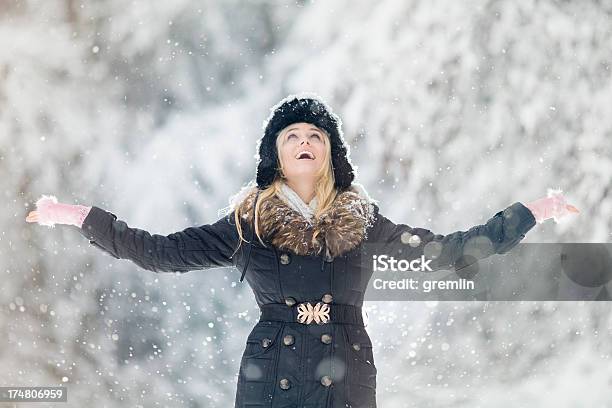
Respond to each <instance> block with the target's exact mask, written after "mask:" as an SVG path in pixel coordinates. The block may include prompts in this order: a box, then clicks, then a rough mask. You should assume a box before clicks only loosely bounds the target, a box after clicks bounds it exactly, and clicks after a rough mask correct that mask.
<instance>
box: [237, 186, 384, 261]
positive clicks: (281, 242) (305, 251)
mask: <svg viewBox="0 0 612 408" xmlns="http://www.w3.org/2000/svg"><path fill="white" fill-rule="evenodd" d="M254 197H255V192H253V193H251V194H250V195H249V196H248V197H247V198H246V200H247V201H246V202H247V209H249V211H247V212H246V220H247V222H249V224H250V223H252V217H253V216H252V214H253V212H252V211H251V210H252V205H253V201H254ZM260 208H261V209H260V218H259V221H258V222H259V227H260V231H261V235H262V238H263V239H264V240H265V241H266V242H270V243H272V245H274V246H275V247H277V248H279V249H284V250H289V251H291V252H293V253H294V254H297V255H321V254H322V250H323V248H324V247H326V248H327V250H328V251H329V254H330V255H331V256H333V257H336V256H340V255H342V254H344V253H346V252H348V251H350V250H352V249H354V248H355V247H357V246H358V245H359V244H360V243H361V242H362V241H363V240H364V239H366V231H367V228H368V227H369V226H370V225H371V222H372V217H373V206H372V204H371V203H370V202H369V201H368V200H367V199H365V198H364V197H362V196H360V195H359V193H358V192H357V190H356V189H354V188H353V187H350V188H349V190H346V191H343V192H341V193H339V194H338V195H337V196H336V199H335V200H334V202H333V204H332V205H331V207H330V208H329V209H328V210H327V211H326V212H325V213H323V214H321V216H320V217H319V218H318V219H315V220H313V224H312V225H311V224H310V223H309V222H308V221H307V220H306V219H305V218H304V216H303V215H301V214H300V213H299V212H297V211H295V210H294V209H293V208H291V207H289V206H288V205H287V204H286V203H285V202H284V201H283V200H281V199H280V198H278V197H276V196H274V197H272V198H270V199H268V200H266V201H265V202H262V203H261V204H260Z"/></svg>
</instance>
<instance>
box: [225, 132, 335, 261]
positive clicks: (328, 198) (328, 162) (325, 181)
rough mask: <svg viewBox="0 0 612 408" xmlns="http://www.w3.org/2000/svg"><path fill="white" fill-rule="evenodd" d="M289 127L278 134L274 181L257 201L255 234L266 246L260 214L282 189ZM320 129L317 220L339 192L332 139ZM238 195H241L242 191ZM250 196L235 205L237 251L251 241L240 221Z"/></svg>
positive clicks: (316, 192)
mask: <svg viewBox="0 0 612 408" xmlns="http://www.w3.org/2000/svg"><path fill="white" fill-rule="evenodd" d="M288 128H289V126H287V127H285V128H284V129H282V130H281V131H279V132H278V133H277V135H276V153H277V157H278V159H277V170H278V172H277V175H276V177H275V178H274V181H272V183H271V184H270V185H269V186H268V187H266V188H264V189H263V190H261V191H260V192H259V195H258V198H257V200H256V203H255V219H254V221H255V227H254V228H255V234H256V235H257V238H258V239H259V242H261V244H262V245H263V246H264V247H265V246H266V244H264V242H263V239H262V236H261V230H260V228H259V215H260V212H261V204H262V203H264V202H266V200H269V199H271V198H272V197H274V196H279V194H278V193H279V192H280V191H281V185H282V183H283V182H284V181H283V180H284V178H285V177H284V174H283V163H282V160H281V154H280V142H281V140H282V137H283V136H285V134H286V133H287V130H288ZM320 130H321V132H322V133H323V135H324V136H323V143H324V144H325V157H324V158H323V164H322V165H321V168H320V169H319V170H318V171H317V173H316V175H315V176H316V178H315V180H316V181H315V197H316V198H317V209H316V211H315V213H314V218H315V220H316V219H318V218H319V217H320V215H321V214H322V213H324V212H325V211H327V210H328V209H329V207H330V206H331V205H332V203H333V202H334V200H335V199H336V195H337V194H338V191H337V190H336V186H335V178H334V170H333V165H332V157H331V140H330V137H329V134H328V133H327V132H326V131H325V129H320ZM256 189H257V187H251V188H250V189H249V193H252V192H254V191H255V190H256ZM238 195H240V193H239V194H238ZM249 196H250V194H247V195H246V197H244V198H243V199H242V201H241V202H238V203H236V204H234V205H233V207H234V221H235V223H236V230H237V232H238V237H239V238H240V239H239V243H238V247H237V248H236V251H237V250H238V248H240V245H241V244H242V242H243V241H244V242H246V243H249V241H247V240H246V239H244V236H243V231H242V225H241V222H240V220H241V219H242V218H243V217H246V212H247V211H248V210H249V208H248V207H249V206H248V205H247V202H248V201H249V200H247V197H249ZM251 210H252V209H251ZM317 233H318V232H315V234H317ZM313 238H316V235H315V236H313ZM234 252H235V251H234Z"/></svg>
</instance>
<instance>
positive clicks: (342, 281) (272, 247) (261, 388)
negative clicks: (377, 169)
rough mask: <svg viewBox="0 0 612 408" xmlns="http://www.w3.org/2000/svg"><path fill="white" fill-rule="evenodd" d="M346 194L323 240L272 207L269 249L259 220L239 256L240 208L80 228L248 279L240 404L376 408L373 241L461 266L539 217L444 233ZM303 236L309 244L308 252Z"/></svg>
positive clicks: (113, 243)
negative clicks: (250, 296) (365, 259)
mask: <svg viewBox="0 0 612 408" xmlns="http://www.w3.org/2000/svg"><path fill="white" fill-rule="evenodd" d="M338 197H339V198H338V199H337V200H336V201H335V202H337V203H340V204H347V205H345V206H343V207H342V208H341V210H339V208H340V204H338V205H337V206H336V207H335V208H333V211H330V213H329V214H328V216H326V217H322V218H321V219H322V222H321V223H322V224H323V223H326V224H325V225H323V226H322V225H319V226H317V228H319V232H320V233H319V234H318V237H317V238H314V237H313V234H312V230H313V228H311V227H309V225H308V224H307V223H305V219H304V218H303V217H302V216H301V215H300V214H298V213H296V212H294V211H292V210H291V209H289V207H287V206H286V205H283V203H282V202H280V201H278V200H277V201H273V200H267V202H268V201H270V205H269V206H268V207H264V208H263V210H262V211H263V214H262V215H261V220H260V222H261V224H260V225H263V228H264V232H266V233H267V239H266V240H265V241H264V243H265V244H266V246H263V245H262V244H261V243H260V242H259V241H258V240H257V238H256V237H254V235H253V227H252V217H250V218H249V217H243V218H244V220H243V221H244V222H243V223H241V225H242V227H243V231H244V233H245V235H244V236H245V238H246V239H248V240H249V241H250V243H248V244H247V243H244V242H243V243H242V245H241V246H240V249H239V250H238V251H235V250H236V248H237V246H238V242H239V239H238V234H237V231H236V227H235V224H234V218H233V212H232V213H230V214H229V215H227V216H225V217H223V218H221V219H219V220H218V221H216V222H215V223H213V224H205V225H201V226H197V227H189V228H186V229H184V230H183V231H180V232H175V233H172V234H169V235H166V236H164V235H157V234H154V235H151V234H150V233H148V232H147V231H144V230H141V229H137V228H131V227H128V225H127V224H126V223H125V222H123V221H120V220H117V217H116V216H115V215H114V214H112V213H110V212H107V211H105V210H103V209H101V208H99V207H96V206H93V207H92V209H91V211H90V213H89V214H88V216H87V218H86V219H85V220H84V222H83V225H82V227H81V229H80V231H81V233H82V234H83V235H84V236H85V237H87V238H88V239H89V240H90V243H91V244H93V245H95V246H97V247H99V248H101V249H102V250H104V251H106V252H108V253H109V254H111V255H112V256H114V257H115V258H117V259H129V260H131V261H133V262H134V263H136V264H137V265H138V266H140V267H141V268H144V269H147V270H150V271H154V272H174V271H179V272H187V271H190V270H196V269H206V268H217V267H234V268H236V269H237V270H238V271H240V272H242V278H241V281H242V279H243V278H244V277H246V280H247V282H248V283H249V285H250V287H251V289H252V290H253V293H254V295H255V298H256V301H257V303H258V305H259V307H260V308H261V311H262V315H261V317H260V320H259V321H258V323H257V324H256V325H255V327H254V328H253V329H252V331H251V332H250V334H249V335H248V338H247V340H246V347H245V350H244V353H243V355H242V357H241V361H240V370H239V376H238V384H237V390H236V400H235V407H236V408H247V407H276V408H280V407H286V408H288V407H296V408H297V407H300V408H302V407H309V408H310V407H312V408H314V407H317V408H320V407H338V408H340V407H342V408H346V407H353V408H357V407H376V374H377V368H376V365H375V364H374V357H373V353H372V342H371V340H370V337H369V335H368V333H367V332H366V330H365V327H364V325H363V320H362V315H361V306H362V304H363V298H364V293H365V289H366V287H367V286H368V282H369V280H370V277H371V275H372V270H371V268H368V267H365V266H364V265H361V256H360V251H361V249H362V246H363V244H364V243H377V244H381V245H382V246H383V247H384V249H385V251H386V253H388V254H393V253H396V254H400V253H401V254H402V255H401V258H403V259H406V258H418V257H420V256H421V254H423V247H424V246H425V245H426V244H427V243H428V242H431V241H436V242H438V243H439V244H441V248H442V251H441V253H440V256H439V257H438V258H437V259H436V260H435V261H434V263H432V264H430V265H431V266H432V267H434V268H433V269H434V270H435V269H452V267H453V266H455V264H456V262H458V261H459V259H460V258H461V255H462V250H463V247H464V245H465V243H466V242H467V241H469V240H470V239H472V238H478V237H486V238H487V239H488V240H490V242H491V243H492V249H491V251H490V252H489V253H484V254H483V255H482V257H481V258H484V257H487V256H489V255H491V254H493V253H498V254H501V253H504V252H506V251H508V250H510V249H511V248H512V247H514V246H515V245H516V244H517V243H518V242H519V241H520V240H521V239H522V238H524V236H525V233H526V232H527V231H529V230H530V229H531V228H532V227H533V226H534V225H535V218H534V217H533V215H532V213H531V211H530V210H529V209H528V208H527V207H525V206H524V205H523V204H521V203H520V202H515V203H514V204H512V205H511V206H509V207H507V208H506V209H504V210H503V211H499V212H498V213H496V214H495V215H494V216H493V217H492V218H491V219H489V220H488V221H487V222H486V224H484V225H477V226H475V227H472V228H470V229H469V230H468V231H457V232H454V233H451V234H447V235H439V234H434V233H433V232H431V231H429V230H427V229H424V228H413V227H410V226H408V225H406V224H395V223H394V222H392V221H391V220H389V219H388V218H386V217H385V216H383V215H381V214H380V213H379V212H378V205H377V204H376V203H375V202H367V203H366V204H367V205H366V206H365V207H362V206H360V205H355V203H359V204H363V203H364V198H363V196H358V194H357V193H351V192H347V193H345V194H344V195H339V196H338ZM343 198H344V200H343ZM254 199H255V201H256V200H257V195H255V198H254ZM262 206H263V203H262ZM266 208H267V209H268V210H269V211H268V212H266ZM364 209H365V211H364ZM345 210H346V211H345ZM343 211H344V212H343ZM362 230H363V231H362ZM338 231H340V232H339V233H338ZM361 232H364V233H363V234H362V233H361ZM413 235H416V236H417V237H418V238H417V241H416V242H417V243H418V245H416V246H415V245H414V242H415V241H414V239H413V240H410V241H411V245H407V244H406V239H405V238H406V236H413ZM279 237H280V238H279ZM249 238H251V239H249ZM300 240H304V241H307V242H308V245H305V246H304V247H302V246H301V244H300ZM313 251H314V252H313ZM449 266H450V268H448V267H449ZM462 266H465V265H462ZM308 320H311V322H310V323H308ZM316 320H318V323H317V322H316Z"/></svg>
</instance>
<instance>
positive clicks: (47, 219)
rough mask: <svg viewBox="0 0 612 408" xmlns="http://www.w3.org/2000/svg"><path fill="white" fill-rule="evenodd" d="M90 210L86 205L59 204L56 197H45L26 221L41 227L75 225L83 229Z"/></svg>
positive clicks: (39, 201)
mask: <svg viewBox="0 0 612 408" xmlns="http://www.w3.org/2000/svg"><path fill="white" fill-rule="evenodd" d="M90 209H91V207H86V206H84V205H72V204H62V203H58V202H57V198H55V196H46V195H43V196H42V197H41V198H40V199H39V200H38V201H37V202H36V211H32V212H30V214H29V215H28V217H27V218H26V221H28V222H38V224H40V225H46V226H48V227H51V228H53V227H54V226H55V224H66V225H74V226H77V227H79V228H81V226H82V225H83V220H85V218H86V217H87V214H89V210H90Z"/></svg>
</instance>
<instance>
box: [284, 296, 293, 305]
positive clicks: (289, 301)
mask: <svg viewBox="0 0 612 408" xmlns="http://www.w3.org/2000/svg"><path fill="white" fill-rule="evenodd" d="M285 303H286V304H287V306H289V307H291V306H293V305H295V299H294V298H292V297H288V298H285Z"/></svg>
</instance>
